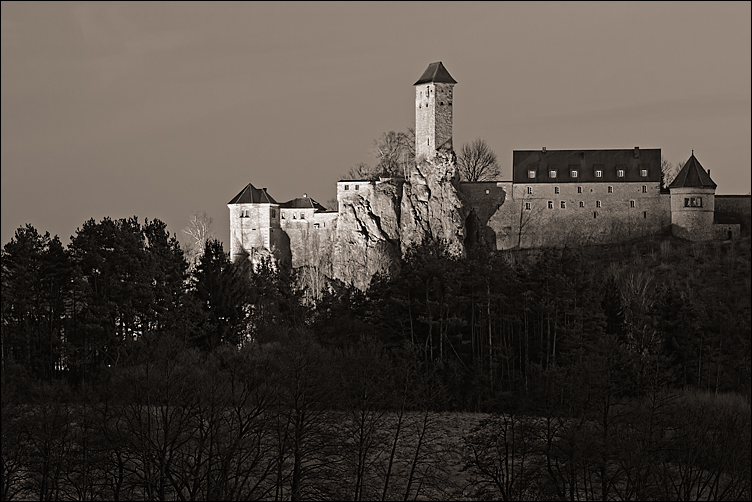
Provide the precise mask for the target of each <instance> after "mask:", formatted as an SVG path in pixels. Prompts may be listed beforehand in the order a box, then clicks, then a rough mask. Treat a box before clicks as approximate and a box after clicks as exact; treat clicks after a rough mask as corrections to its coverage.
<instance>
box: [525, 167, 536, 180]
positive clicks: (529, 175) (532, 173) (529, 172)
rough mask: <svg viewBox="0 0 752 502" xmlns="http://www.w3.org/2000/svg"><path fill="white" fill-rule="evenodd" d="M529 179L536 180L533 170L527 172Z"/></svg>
mask: <svg viewBox="0 0 752 502" xmlns="http://www.w3.org/2000/svg"><path fill="white" fill-rule="evenodd" d="M527 177H528V178H530V179H535V171H533V170H532V169H531V170H529V171H528V172H527Z"/></svg>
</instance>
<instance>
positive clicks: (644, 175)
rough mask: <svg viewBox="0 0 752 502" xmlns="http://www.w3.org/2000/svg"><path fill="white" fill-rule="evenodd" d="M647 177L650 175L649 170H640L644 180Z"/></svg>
mask: <svg viewBox="0 0 752 502" xmlns="http://www.w3.org/2000/svg"><path fill="white" fill-rule="evenodd" d="M647 175H648V170H647V169H640V176H642V177H643V178H645V177H647Z"/></svg>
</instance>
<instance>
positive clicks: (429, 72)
mask: <svg viewBox="0 0 752 502" xmlns="http://www.w3.org/2000/svg"><path fill="white" fill-rule="evenodd" d="M427 82H436V83H442V84H456V83H457V81H456V80H454V79H453V78H452V76H451V75H450V74H449V72H448V71H447V69H446V68H444V65H443V64H442V63H441V61H439V62H437V63H431V64H429V65H428V68H426V71H424V72H423V75H421V77H420V78H419V79H418V81H417V82H415V83H414V84H413V85H419V84H425V83H427Z"/></svg>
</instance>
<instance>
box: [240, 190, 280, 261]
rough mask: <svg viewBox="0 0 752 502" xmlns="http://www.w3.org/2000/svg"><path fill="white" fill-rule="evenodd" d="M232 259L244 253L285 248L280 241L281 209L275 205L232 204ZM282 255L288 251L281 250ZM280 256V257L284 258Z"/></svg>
mask: <svg viewBox="0 0 752 502" xmlns="http://www.w3.org/2000/svg"><path fill="white" fill-rule="evenodd" d="M228 207H229V208H230V258H231V259H232V260H233V261H234V260H235V259H237V258H238V257H239V256H241V255H242V254H243V253H244V252H251V251H252V250H254V249H261V248H266V249H271V248H272V245H273V244H274V245H277V246H284V244H283V240H280V237H281V236H280V234H281V230H280V209H279V206H277V205H275V204H250V203H248V204H230V205H228ZM280 251H281V252H282V255H284V254H285V253H286V252H289V251H288V250H285V249H284V247H282V248H280ZM282 255H280V256H282Z"/></svg>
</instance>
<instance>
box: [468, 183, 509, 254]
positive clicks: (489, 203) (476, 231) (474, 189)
mask: <svg viewBox="0 0 752 502" xmlns="http://www.w3.org/2000/svg"><path fill="white" fill-rule="evenodd" d="M459 192H460V199H461V200H462V204H463V206H464V207H465V210H466V212H467V217H466V218H465V232H466V237H465V247H466V248H470V247H472V246H475V245H482V246H485V247H487V248H489V249H494V250H495V249H497V247H496V233H495V232H494V229H493V228H491V227H490V226H489V220H490V219H491V217H492V216H493V215H494V214H495V213H496V211H498V209H499V207H500V206H501V205H502V204H504V202H505V200H506V197H507V191H506V190H505V189H504V187H503V186H502V185H501V184H500V183H499V182H496V181H480V182H464V183H460V185H459Z"/></svg>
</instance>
